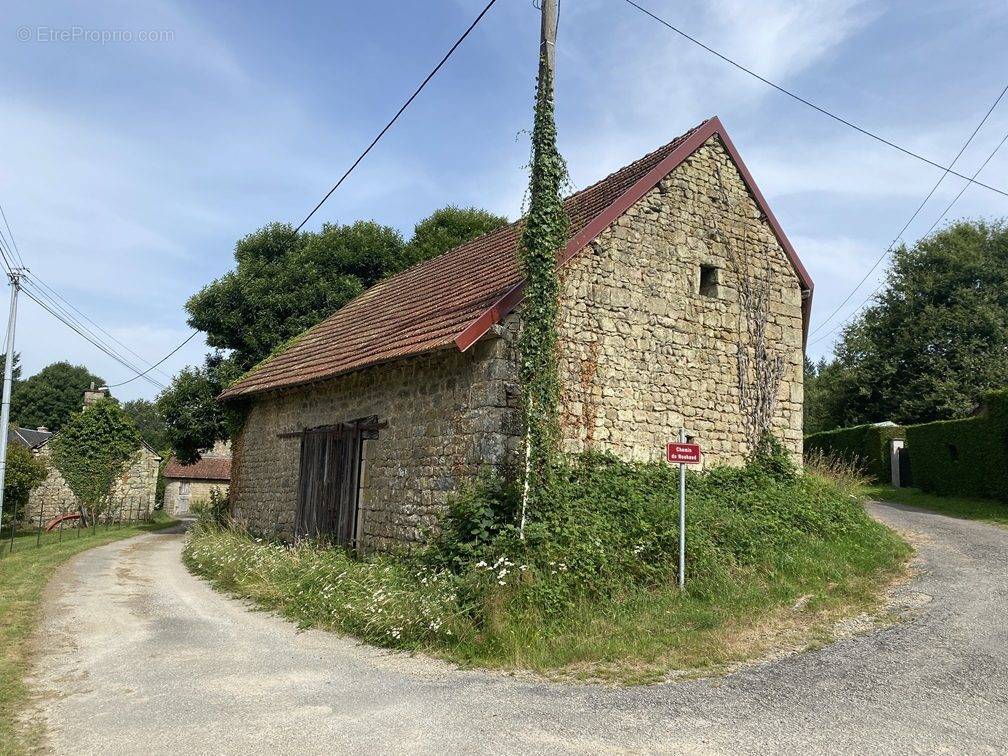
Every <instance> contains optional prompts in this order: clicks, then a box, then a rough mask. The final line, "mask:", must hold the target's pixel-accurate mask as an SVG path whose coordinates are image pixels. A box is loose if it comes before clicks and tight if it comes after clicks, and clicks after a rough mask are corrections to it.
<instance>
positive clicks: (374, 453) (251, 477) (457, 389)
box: [231, 338, 517, 549]
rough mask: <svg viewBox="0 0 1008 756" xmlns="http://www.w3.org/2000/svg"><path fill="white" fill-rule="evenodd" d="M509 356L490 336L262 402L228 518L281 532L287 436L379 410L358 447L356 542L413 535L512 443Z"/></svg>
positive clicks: (292, 450) (291, 449)
mask: <svg viewBox="0 0 1008 756" xmlns="http://www.w3.org/2000/svg"><path fill="white" fill-rule="evenodd" d="M506 352H507V347H506V342H505V341H504V340H503V339H500V338H489V339H485V340H483V341H481V342H480V343H479V344H477V345H474V346H473V347H472V348H471V349H470V350H469V351H467V352H466V353H465V354H460V353H459V352H458V351H456V350H454V348H453V349H450V350H442V351H438V352H434V353H432V354H428V355H422V356H419V357H414V358H410V359H405V360H400V361H397V362H393V363H388V364H385V365H379V366H376V367H373V368H369V369H365V370H361V371H358V372H356V373H352V374H350V375H347V376H345V377H343V378H341V379H339V380H336V381H328V382H325V383H321V384H318V385H313V386H309V387H307V388H302V389H296V390H291V391H287V392H284V393H282V394H279V395H274V396H270V397H265V398H263V399H260V400H259V401H257V402H256V403H255V404H254V405H253V407H252V409H251V412H250V414H249V417H248V420H247V422H246V424H245V426H244V429H243V431H242V433H241V434H240V436H239V438H238V439H236V441H235V445H234V457H233V461H232V489H231V501H232V515H233V516H234V517H235V518H236V520H237V521H238V522H240V523H243V524H245V525H246V526H248V527H249V528H250V529H252V530H254V531H258V532H267V533H269V532H276V533H278V534H280V535H287V536H289V535H290V534H291V533H292V530H293V525H294V515H295V510H296V507H297V487H298V464H299V455H300V439H299V438H298V437H297V436H293V437H291V436H285V435H284V434H292V433H297V432H299V431H301V430H304V429H305V428H313V427H318V426H323V425H332V424H336V423H339V422H343V421H348V420H354V419H359V418H365V417H370V416H373V415H376V416H377V417H378V418H379V420H380V421H381V422H382V423H386V424H387V425H385V426H384V427H382V428H381V429H380V431H379V434H378V438H377V439H375V440H372V441H367V442H366V443H365V449H364V474H363V475H362V487H361V500H360V517H361V523H360V532H361V543H360V545H361V546H362V547H363V548H365V549H381V548H388V547H391V546H393V545H396V544H409V543H415V542H418V541H419V540H421V538H422V537H423V534H424V532H425V531H426V530H427V529H429V528H431V527H432V526H434V525H435V524H436V522H437V519H438V516H439V515H440V513H441V512H442V511H443V507H444V504H445V502H446V500H447V497H448V495H449V494H450V493H451V492H453V491H456V490H458V488H459V487H460V486H461V485H463V483H464V482H465V481H469V480H472V479H473V478H474V477H475V476H477V475H478V474H479V472H480V470H483V469H486V468H488V467H491V466H493V465H496V464H498V463H499V462H501V460H503V459H504V458H505V457H506V456H507V453H508V450H509V449H510V450H511V451H514V449H515V448H516V446H515V445H516V443H517V439H516V432H517V429H516V428H515V427H514V426H513V418H514V411H513V410H514V406H515V404H516V400H515V397H514V395H513V394H509V392H508V383H509V379H510V377H511V375H512V372H513V365H512V364H511V363H510V362H509V361H508V359H507V357H506ZM509 406H510V408H509Z"/></svg>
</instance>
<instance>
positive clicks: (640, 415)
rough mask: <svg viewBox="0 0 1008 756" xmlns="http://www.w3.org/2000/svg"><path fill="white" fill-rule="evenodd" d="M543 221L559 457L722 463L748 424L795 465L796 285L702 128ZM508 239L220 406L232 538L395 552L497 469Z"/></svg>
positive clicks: (387, 296)
mask: <svg viewBox="0 0 1008 756" xmlns="http://www.w3.org/2000/svg"><path fill="white" fill-rule="evenodd" d="M565 204H566V209H567V213H568V216H569V218H570V222H571V235H570V238H569V242H568V243H567V245H566V248H565V249H563V250H561V253H560V263H561V265H560V282H561V303H560V304H561V307H560V310H561V312H560V319H559V323H558V327H559V333H560V354H559V362H560V376H561V381H562V386H563V396H562V399H561V404H562V406H561V407H560V415H561V423H562V442H563V448H564V450H565V451H567V452H572V453H573V452H579V451H583V450H588V449H595V450H607V451H610V452H613V453H615V454H616V455H618V456H620V457H622V458H625V459H632V460H658V459H662V458H663V455H664V448H665V444H666V442H668V441H670V440H675V439H676V437H677V433H678V429H679V428H680V427H685V428H686V429H687V430H688V433H689V435H690V436H692V437H693V438H694V439H695V440H696V441H697V442H698V443H700V444H702V445H703V448H704V461H705V464H708V465H710V464H714V463H727V464H737V463H739V462H741V461H742V460H743V459H744V457H745V455H746V454H747V453H748V451H749V448H750V445H751V437H752V433H751V427H752V417H753V416H754V413H759V412H761V411H762V412H764V413H765V414H766V415H767V417H766V420H767V421H768V422H769V424H770V425H771V426H772V427H773V429H774V432H775V434H776V435H777V436H778V438H780V439H781V440H782V441H783V443H784V444H785V446H786V447H787V449H788V450H789V451H790V452H791V453H792V454H793V455H794V456H795V458H796V459H800V455H801V447H802V372H803V351H804V339H805V335H806V334H807V329H808V320H809V313H810V310H811V300H812V281H811V280H810V278H809V276H808V273H807V272H806V271H805V268H804V267H803V266H802V264H801V262H800V261H799V259H798V257H797V255H796V254H795V251H794V249H793V248H792V246H791V244H790V243H789V242H788V240H787V237H786V236H785V235H784V232H783V231H782V230H781V227H780V225H779V224H778V222H777V220H776V219H775V218H774V215H773V213H772V212H771V210H770V208H769V206H768V205H767V202H766V200H765V199H764V197H763V195H762V194H761V193H760V190H759V189H758V188H757V186H756V184H755V182H754V181H753V178H752V176H751V175H750V173H749V171H748V169H747V168H746V166H745V164H744V163H743V162H742V159H741V157H740V156H739V154H738V152H737V151H736V149H735V147H734V146H733V145H732V142H731V139H729V137H728V134H727V133H726V132H725V129H724V127H723V126H722V124H721V123H720V121H719V120H718V119H717V118H713V119H710V120H707V121H705V122H704V123H702V124H700V125H699V126H697V127H695V128H694V129H692V130H690V131H689V132H687V133H686V134H683V135H682V136H680V137H678V138H677V139H675V140H674V141H672V142H670V143H669V144H667V145H665V146H664V147H661V148H659V149H657V150H655V151H654V152H652V153H650V154H648V155H645V156H644V157H643V158H641V159H640V160H638V161H636V162H634V163H632V164H630V165H628V166H626V167H624V168H622V169H620V170H619V171H616V172H615V173H613V174H612V175H610V176H608V177H606V178H604V179H602V180H601V181H599V182H598V183H596V184H594V185H592V186H590V187H588V188H587V189H584V190H582V191H579V192H577V193H576V194H574V195H572V196H571V197H570V198H568V199H567V200H566V203H565ZM520 233H521V222H520V221H519V222H516V223H513V224H511V225H508V226H505V227H503V228H500V229H498V230H497V231H494V232H492V233H490V234H487V235H485V236H482V237H480V238H478V239H476V240H474V241H472V242H469V243H467V244H464V245H462V246H460V247H457V248H455V249H452V250H450V251H448V252H446V253H444V254H442V255H441V256H439V257H437V258H434V259H432V260H429V261H427V262H424V263H422V264H419V265H416V266H414V267H412V268H410V269H408V270H406V271H404V272H402V273H399V274H398V275H396V276H393V277H391V278H389V279H387V280H385V281H382V282H381V283H379V284H377V285H376V286H374V287H372V288H371V289H369V290H368V291H366V292H365V293H363V294H362V295H361V296H359V297H358V298H357V299H355V300H354V301H353V302H351V303H350V304H348V305H346V306H345V307H344V308H343V309H341V310H340V311H339V312H337V313H336V314H334V315H333V316H331V317H330V318H328V319H327V320H325V321H323V322H321V323H319V324H318V325H316V326H315V327H313V328H311V329H309V330H308V331H307V332H305V333H304V334H303V335H302V336H301V337H300V338H299V339H297V340H295V342H294V343H292V344H291V345H289V346H288V347H287V348H286V349H285V350H283V351H282V352H280V353H278V354H276V355H274V356H273V357H271V358H270V359H268V360H267V361H265V362H264V363H262V364H261V365H260V366H258V367H257V368H256V369H255V370H254V371H252V372H250V373H249V374H248V375H246V376H244V377H243V378H242V379H241V380H240V381H238V382H237V383H236V384H234V385H233V386H232V387H231V388H229V389H228V390H227V391H226V392H224V394H223V395H222V400H223V401H228V402H235V403H241V404H243V405H244V406H245V408H246V409H247V413H248V414H247V419H246V422H245V424H244V427H243V429H242V430H241V431H240V432H239V434H238V435H237V437H236V438H235V440H234V447H233V455H234V457H233V466H232V480H231V502H232V514H233V515H234V517H235V518H236V519H237V520H238V521H239V522H242V523H244V524H245V525H247V526H248V527H249V528H251V529H253V530H256V531H260V532H267V533H268V532H275V533H279V534H283V535H285V536H288V537H289V536H291V535H294V536H298V535H304V534H315V533H328V534H331V536H332V537H333V538H335V540H336V541H337V542H340V543H345V544H348V545H355V546H357V547H359V548H362V549H365V550H371V549H384V548H391V547H395V546H399V545H409V544H411V543H415V542H417V541H420V540H421V539H423V537H424V534H425V533H426V532H427V531H428V529H429V528H431V527H432V526H434V525H435V524H436V522H437V519H438V517H439V516H440V514H441V513H442V512H443V508H444V505H445V502H446V501H447V499H448V498H449V497H450V496H451V494H452V493H453V492H455V491H457V490H459V489H460V487H463V486H465V485H467V484H468V483H470V482H472V481H473V480H474V479H476V478H477V477H478V476H479V475H480V474H481V473H482V472H485V471H487V470H490V469H494V468H496V467H499V466H501V465H506V464H509V463H511V462H513V461H515V460H516V457H517V455H518V452H519V449H520V448H521V438H520V425H521V413H520V397H519V390H520V389H519V387H518V384H517V380H516V362H515V338H516V334H517V331H518V329H519V328H520V325H521V302H522V280H521V276H520V274H519V272H518V267H517V254H516V253H517V244H518V239H519V235H520ZM760 355H762V357H761V356H760ZM757 384H758V385H757ZM759 386H763V389H762V393H761V391H760V388H759Z"/></svg>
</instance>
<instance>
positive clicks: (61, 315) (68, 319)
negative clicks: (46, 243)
mask: <svg viewBox="0 0 1008 756" xmlns="http://www.w3.org/2000/svg"><path fill="white" fill-rule="evenodd" d="M496 2H497V0H490V2H488V3H487V4H486V6H485V7H484V8H483V10H482V11H480V13H479V15H478V16H476V18H475V19H474V20H473V22H472V23H471V24H469V26H468V27H467V28H466V30H465V31H464V32H463V33H462V35H461V36H460V37H459V38H458V39H457V40H456V41H455V44H453V45H452V46H451V48H449V50H448V52H447V53H445V55H444V57H442V58H441V60H440V61H439V62H438V64H437V65H436V66H434V68H433V69H431V71H430V73H428V74H427V76H426V78H424V80H423V81H422V82H421V83H420V85H419V86H418V87H417V88H416V89H415V90H414V92H413V94H411V95H410V96H409V98H408V99H407V100H406V101H405V102H404V103H403V104H402V106H401V107H400V108H399V110H398V111H397V112H396V114H395V115H394V116H392V118H391V120H389V122H388V123H387V124H385V127H384V128H383V129H382V130H381V131H380V132H378V135H377V136H376V137H375V138H374V139H373V140H371V143H370V144H368V146H367V147H366V148H365V149H364V151H363V152H361V154H360V155H359V156H358V157H357V159H356V160H354V162H353V164H351V166H350V167H349V168H348V169H347V170H346V172H345V173H344V174H343V175H342V176H341V177H340V179H339V180H338V181H337V182H336V183H335V184H334V185H333V187H332V188H331V189H330V190H329V191H328V192H326V194H325V196H324V197H322V199H321V200H319V202H318V203H317V204H316V205H315V207H313V208H312V210H311V212H309V213H308V215H306V216H305V217H304V219H303V220H302V221H301V222H300V223H299V224H298V225H297V227H296V228H295V229H294V234H296V233H297V232H298V231H300V230H301V229H302V228H303V227H304V225H305V224H306V223H307V222H308V221H309V220H310V219H311V218H312V216H314V215H315V213H316V212H318V210H319V208H321V207H322V205H323V204H325V202H326V200H328V199H329V197H331V196H332V194H333V192H335V191H336V190H337V189H339V187H340V186H341V185H342V184H343V182H344V181H346V179H347V177H349V176H350V174H351V173H352V172H353V171H354V169H355V168H356V167H357V166H358V165H359V164H360V163H361V161H363V160H364V158H365V157H367V155H368V153H369V152H371V150H372V149H373V148H374V147H375V145H377V144H378V142H379V141H380V140H381V138H382V137H383V136H385V134H386V133H387V132H388V131H389V129H391V128H392V126H393V125H394V124H395V122H396V121H397V120H399V117H400V116H401V115H402V114H403V113H404V112H405V111H406V109H407V108H408V107H409V106H410V105H411V104H412V102H413V100H415V99H416V98H417V96H418V95H419V94H420V92H422V91H423V89H424V88H425V87H426V86H427V84H428V83H429V82H430V81H431V79H433V78H434V77H435V76H436V75H437V73H438V72H439V71H440V70H441V68H442V67H443V66H444V64H445V63H446V62H448V59H449V58H450V57H451V56H452V55H453V54H454V53H455V51H456V50H457V49H458V48H459V46H460V45H461V44H462V43H463V42H464V41H465V39H466V38H467V37H468V36H469V34H470V33H471V32H472V30H473V29H475V28H476V26H477V24H479V22H480V21H481V20H482V19H483V17H484V16H485V15H486V14H487V12H489V10H490V8H492V7H493V6H494V4H495V3H496ZM0 217H2V219H3V221H4V225H5V226H7V230H8V233H10V226H9V225H7V219H6V216H5V215H4V214H3V210H2V208H0ZM0 236H2V230H0ZM10 237H11V242H12V244H13V245H14V250H15V251H16V252H17V258H18V260H20V259H21V257H20V250H18V249H17V245H16V243H14V235H13V233H11V234H10ZM5 246H6V245H5V244H4V243H0V257H2V260H3V263H4V264H5V267H6V268H7V269H10V268H13V267H14V265H13V264H12V263H11V262H10V261H9V260H8V259H7V255H6V253H5V249H4V248H5ZM7 251H8V252H9V251H10V250H9V249H8V250H7ZM13 257H14V253H13V252H11V258H13ZM32 280H33V281H34V282H35V283H36V284H37V287H36V288H34V294H33V293H31V292H29V291H28V290H27V289H26V290H24V291H25V294H27V295H28V296H29V297H30V298H31V299H32V300H33V301H34V302H35V303H36V304H38V305H39V306H40V307H42V308H43V309H44V310H46V311H47V312H49V313H50V314H51V315H52V316H53V317H55V318H57V319H58V320H60V321H61V322H62V323H63V324H64V325H66V326H67V327H68V328H70V329H72V330H73V331H74V332H76V333H77V334H78V335H80V336H81V337H82V338H84V339H86V340H87V341H89V342H90V343H91V344H93V345H94V346H96V347H98V348H99V349H101V350H102V351H103V352H104V353H105V354H107V355H108V356H110V357H112V358H113V359H115V360H116V361H117V362H119V363H120V364H121V365H123V366H124V367H126V368H127V369H128V370H131V371H132V372H134V373H136V374H137V375H136V376H134V377H133V378H130V379H128V380H125V381H121V382H120V383H115V384H112V385H110V386H109V388H115V387H118V386H124V385H126V384H127V383H131V382H133V381H135V380H137V379H138V378H144V379H146V380H147V381H149V382H151V383H153V384H154V385H156V386H159V387H160V388H162V389H164V388H165V386H164V385H163V384H161V383H159V382H158V381H155V380H154V379H153V378H151V377H150V376H149V375H148V373H150V372H151V371H152V370H154V369H155V368H157V367H158V366H159V365H161V364H163V363H164V362H165V361H166V360H167V359H168V358H169V357H171V356H172V355H173V354H175V353H176V352H177V351H178V350H179V349H181V348H182V347H183V346H185V345H186V344H187V343H189V342H190V341H191V340H192V339H193V338H195V336H196V335H197V334H198V333H199V331H197V330H194V331H193V332H192V333H191V334H189V336H187V337H186V338H185V339H184V340H183V341H182V343H180V344H179V345H178V346H176V347H175V348H174V349H172V350H171V351H170V352H169V353H168V354H167V355H165V356H164V357H163V358H161V359H160V360H158V361H157V362H156V363H154V364H152V365H151V366H150V367H149V368H148V369H147V370H144V371H142V372H141V371H139V370H137V369H136V368H135V367H133V366H132V365H130V364H129V363H128V362H127V361H126V360H125V359H123V358H122V356H121V355H118V354H117V353H116V352H115V350H114V349H112V348H111V346H109V345H108V344H107V343H105V342H104V341H103V340H102V339H101V338H100V337H98V336H96V335H95V334H94V333H93V332H91V331H90V330H89V329H88V328H87V327H86V326H84V325H83V324H82V323H80V322H79V321H78V320H77V319H76V318H75V317H74V316H73V315H72V314H70V313H69V311H67V310H66V308H65V307H62V306H61V305H59V304H58V303H57V302H56V301H55V300H54V299H53V298H52V296H50V295H47V294H46V293H45V292H44V291H43V289H42V287H45V289H48V290H49V291H50V292H52V294H53V295H55V296H56V297H58V298H59V299H60V300H62V301H63V302H64V303H65V304H66V305H67V306H69V307H70V308H71V309H73V310H74V311H75V312H77V313H78V314H79V315H80V316H81V317H83V318H84V319H86V320H87V321H88V322H90V323H91V324H93V325H94V326H95V327H97V328H98V329H99V330H100V331H102V332H103V333H104V334H105V335H106V336H108V337H109V338H110V339H112V340H113V341H115V342H116V343H118V344H119V345H120V346H122V347H123V348H125V349H126V350H127V351H128V352H130V353H131V354H133V355H134V356H135V357H137V358H139V359H141V360H143V358H142V357H141V356H140V355H139V354H137V353H136V352H134V351H133V350H132V349H130V348H129V347H128V346H126V344H124V343H123V342H121V341H119V340H118V339H116V338H115V337H114V336H112V334H110V333H109V332H108V331H106V330H105V329H104V328H102V327H101V326H100V325H98V323H96V322H95V321H94V320H92V319H91V318H89V317H88V316H87V315H85V314H84V313H83V312H81V311H80V310H79V309H78V308H77V307H75V306H74V305H73V304H71V303H70V302H69V301H68V300H67V299H66V298H64V297H63V296H62V295H60V294H59V293H58V292H57V291H56V290H55V289H53V288H52V287H51V286H49V285H48V284H46V283H45V282H44V281H42V280H41V279H40V278H38V277H37V276H33V277H32ZM40 297H41V299H40ZM42 299H47V300H48V301H49V304H48V305H47V304H45V303H43V302H42ZM50 305H51V306H50ZM57 311H59V312H57ZM159 372H162V374H164V373H163V371H159Z"/></svg>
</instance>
